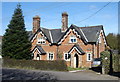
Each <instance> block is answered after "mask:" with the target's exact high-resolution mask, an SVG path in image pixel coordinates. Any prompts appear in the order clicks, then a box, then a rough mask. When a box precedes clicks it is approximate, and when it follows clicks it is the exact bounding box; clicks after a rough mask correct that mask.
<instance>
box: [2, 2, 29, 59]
mask: <svg viewBox="0 0 120 82" xmlns="http://www.w3.org/2000/svg"><path fill="white" fill-rule="evenodd" d="M30 48H31V43H30V41H28V34H27V31H26V29H25V24H24V17H23V14H22V9H21V5H20V4H18V5H17V8H16V9H15V10H14V14H13V16H12V19H11V21H10V24H9V25H8V29H6V32H5V34H4V36H3V45H2V54H3V57H5V56H7V57H10V58H14V59H30V58H31V54H30Z"/></svg>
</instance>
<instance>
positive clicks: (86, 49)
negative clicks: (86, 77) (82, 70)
mask: <svg viewBox="0 0 120 82" xmlns="http://www.w3.org/2000/svg"><path fill="white" fill-rule="evenodd" d="M71 35H75V34H74V32H73V31H71V32H70V33H69V34H68V36H67V37H66V38H65V39H64V41H62V43H61V45H60V46H59V47H58V50H59V51H60V52H61V53H62V56H63V58H62V59H64V53H67V52H68V51H69V50H70V49H71V48H72V47H73V45H74V43H69V38H70V36H71ZM41 36H42V35H41V34H40V33H38V35H37V37H36V38H35V39H34V41H33V42H32V48H31V49H33V48H34V47H35V46H36V43H37V38H39V37H41ZM76 37H77V36H76ZM77 43H78V45H79V46H80V47H81V48H82V49H83V51H84V52H86V53H87V52H91V53H93V52H94V54H95V55H94V57H95V58H97V57H98V56H97V55H99V54H98V51H97V49H98V45H91V44H88V45H85V44H84V42H83V41H82V40H81V39H79V38H78V37H77ZM39 45H40V44H39ZM41 47H42V48H43V49H44V50H45V51H46V52H47V53H49V52H53V53H54V60H56V59H57V46H56V45H53V46H50V45H49V42H48V41H47V40H46V44H42V45H41ZM104 49H105V46H104V43H103V38H102V43H101V44H100V46H99V52H101V51H104ZM93 50H94V51H93ZM41 59H42V60H47V54H45V55H41ZM67 65H68V66H70V61H67ZM90 66H91V62H90V61H87V57H86V54H84V55H82V66H81V67H90Z"/></svg>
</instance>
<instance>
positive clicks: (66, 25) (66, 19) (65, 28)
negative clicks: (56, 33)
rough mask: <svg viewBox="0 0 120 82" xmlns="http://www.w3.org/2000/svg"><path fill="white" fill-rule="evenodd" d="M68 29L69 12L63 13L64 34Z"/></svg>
mask: <svg viewBox="0 0 120 82" xmlns="http://www.w3.org/2000/svg"><path fill="white" fill-rule="evenodd" d="M67 29H68V14H67V12H64V13H62V29H61V30H62V32H65V31H66V30H67Z"/></svg>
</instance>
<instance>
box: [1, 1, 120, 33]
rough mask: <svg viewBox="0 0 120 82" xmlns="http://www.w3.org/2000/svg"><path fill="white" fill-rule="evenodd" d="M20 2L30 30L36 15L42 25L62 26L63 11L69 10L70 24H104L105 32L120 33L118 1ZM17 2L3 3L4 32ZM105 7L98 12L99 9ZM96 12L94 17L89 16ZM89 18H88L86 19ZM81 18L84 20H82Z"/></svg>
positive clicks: (52, 27) (26, 25)
mask: <svg viewBox="0 0 120 82" xmlns="http://www.w3.org/2000/svg"><path fill="white" fill-rule="evenodd" d="M107 3H108V2H20V4H21V8H22V10H23V15H24V19H25V27H26V29H27V30H28V31H30V30H32V21H33V20H32V18H33V17H34V16H35V15H39V16H40V17H41V27H45V28H49V29H54V28H61V13H62V12H67V13H68V15H69V19H68V20H69V26H70V25H71V24H75V25H77V26H79V27H83V26H95V25H103V26H104V30H105V34H106V35H107V34H108V33H116V34H117V33H118V3H117V2H111V3H110V4H109V5H107V6H106V7H104V8H103V6H105V5H106V4H107ZM16 5H17V3H15V2H3V3H2V26H0V27H2V28H0V30H2V32H0V35H3V34H4V33H5V29H6V28H8V27H7V25H8V24H9V21H10V20H11V18H12V15H13V13H14V9H15V8H16ZM101 8H103V9H102V10H101V11H99V12H98V13H97V14H94V13H95V12H97V11H98V10H99V9H101ZM92 14H94V15H93V16H92V17H90V18H88V17H89V16H91V15H92ZM86 18H88V19H87V20H84V19H86ZM81 20H84V21H82V22H80V21H81Z"/></svg>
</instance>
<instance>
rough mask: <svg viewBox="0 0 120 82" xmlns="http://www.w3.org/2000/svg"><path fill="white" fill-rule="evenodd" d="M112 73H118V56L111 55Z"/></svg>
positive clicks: (119, 69)
mask: <svg viewBox="0 0 120 82" xmlns="http://www.w3.org/2000/svg"><path fill="white" fill-rule="evenodd" d="M112 58H113V71H114V72H120V55H119V54H113V57H112Z"/></svg>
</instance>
